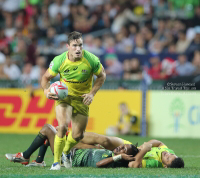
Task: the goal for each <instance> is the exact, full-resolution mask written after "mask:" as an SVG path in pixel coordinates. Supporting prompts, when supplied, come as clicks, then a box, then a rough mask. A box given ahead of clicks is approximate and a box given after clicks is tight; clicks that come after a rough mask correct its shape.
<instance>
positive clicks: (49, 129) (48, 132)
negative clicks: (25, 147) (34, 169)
mask: <svg viewBox="0 0 200 178" xmlns="http://www.w3.org/2000/svg"><path fill="white" fill-rule="evenodd" d="M56 132H57V131H56V129H55V127H53V126H52V125H50V124H45V125H44V126H43V127H42V129H41V130H40V133H42V134H43V135H45V136H46V137H47V139H46V140H45V143H44V144H43V145H42V146H40V149H39V152H38V156H37V158H36V160H33V161H32V163H30V164H28V165H27V166H28V167H30V166H42V167H44V166H46V164H45V162H44V156H45V154H46V151H47V148H48V146H49V145H50V147H51V150H52V153H53V151H54V137H55V135H56Z"/></svg>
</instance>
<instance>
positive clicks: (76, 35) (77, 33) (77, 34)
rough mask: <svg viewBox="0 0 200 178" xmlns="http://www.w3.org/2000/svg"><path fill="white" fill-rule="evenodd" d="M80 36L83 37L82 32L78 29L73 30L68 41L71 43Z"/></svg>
mask: <svg viewBox="0 0 200 178" xmlns="http://www.w3.org/2000/svg"><path fill="white" fill-rule="evenodd" d="M79 38H82V33H79V32H77V31H73V32H71V33H70V34H69V35H68V40H67V43H68V44H70V42H71V41H73V40H77V39H79Z"/></svg>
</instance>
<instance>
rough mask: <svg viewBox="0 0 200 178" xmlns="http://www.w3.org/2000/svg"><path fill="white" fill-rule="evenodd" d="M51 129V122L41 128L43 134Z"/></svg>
mask: <svg viewBox="0 0 200 178" xmlns="http://www.w3.org/2000/svg"><path fill="white" fill-rule="evenodd" d="M48 130H49V124H45V125H44V126H43V127H42V129H41V130H40V133H41V134H43V135H46V133H47V132H48Z"/></svg>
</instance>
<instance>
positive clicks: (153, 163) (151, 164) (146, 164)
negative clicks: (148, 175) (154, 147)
mask: <svg viewBox="0 0 200 178" xmlns="http://www.w3.org/2000/svg"><path fill="white" fill-rule="evenodd" d="M142 167H143V168H156V167H162V163H161V162H159V161H158V160H155V159H147V160H142Z"/></svg>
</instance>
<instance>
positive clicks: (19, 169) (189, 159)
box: [0, 134, 200, 178]
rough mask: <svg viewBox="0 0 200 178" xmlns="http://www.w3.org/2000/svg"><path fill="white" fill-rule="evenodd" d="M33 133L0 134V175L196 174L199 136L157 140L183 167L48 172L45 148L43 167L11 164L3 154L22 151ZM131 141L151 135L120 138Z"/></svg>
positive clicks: (138, 177) (137, 177)
mask: <svg viewBox="0 0 200 178" xmlns="http://www.w3.org/2000/svg"><path fill="white" fill-rule="evenodd" d="M34 137H35V135H17V134H15V135H13V134H0V148H1V149H0V157H1V159H0V178H4V177H13V178H15V177H17V178H21V177H26V178H32V177H38V178H47V177H48V178H49V177H55V178H61V177H62V178H68V177H72V178H74V177H81V178H86V177H87V178H93V177H98V178H100V177H101V178H106V177H116V178H129V177H134V178H143V177H149V178H168V177H170V178H175V177H183V178H191V177H200V140H199V139H160V140H161V141H163V142H164V143H165V144H166V145H167V146H168V147H169V148H171V149H173V150H174V151H175V153H176V154H177V155H178V156H181V157H182V158H183V159H184V161H185V168H184V169H164V168H154V169H153V168H152V169H147V168H146V169H131V168H118V169H111V168H110V169H98V168H71V169H65V168H62V169H61V170H60V171H50V170H49V169H50V166H51V164H52V162H53V156H52V153H51V151H50V148H49V149H48V152H47V154H46V157H45V162H46V164H47V167H44V168H42V167H35V168H31V167H25V166H23V165H21V164H19V163H12V162H10V161H8V160H6V158H5V156H4V155H5V153H17V152H23V151H25V150H26V149H27V148H28V146H29V145H30V143H31V142H32V140H33V139H34ZM123 138H124V139H126V140H129V141H131V142H133V143H135V142H139V144H142V143H143V142H144V141H148V140H149V139H151V138H141V137H133V136H128V137H123ZM37 153H38V152H37V151H36V152H35V153H34V154H33V155H32V157H31V160H34V159H35V158H36V156H37Z"/></svg>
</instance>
